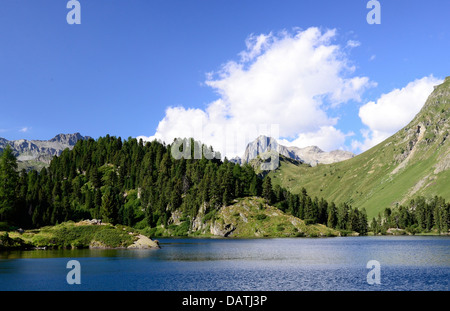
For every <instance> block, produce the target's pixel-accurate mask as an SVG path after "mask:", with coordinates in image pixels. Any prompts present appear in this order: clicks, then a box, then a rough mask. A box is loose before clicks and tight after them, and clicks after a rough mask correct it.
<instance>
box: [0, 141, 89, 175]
mask: <svg viewBox="0 0 450 311" xmlns="http://www.w3.org/2000/svg"><path fill="white" fill-rule="evenodd" d="M89 138H91V137H89V136H82V135H81V134H80V133H74V134H58V135H56V136H55V137H53V138H52V139H50V140H27V139H18V140H7V139H5V138H1V137H0V152H1V151H3V149H5V148H6V146H7V145H10V146H11V147H12V149H13V152H14V155H15V156H16V157H17V160H18V162H19V166H20V167H22V168H28V169H29V168H32V167H43V166H47V165H48V164H50V161H51V160H52V158H53V156H59V155H60V154H61V153H62V152H63V150H64V149H66V148H69V149H72V148H73V146H75V144H76V143H77V141H79V140H82V139H85V140H86V139H89Z"/></svg>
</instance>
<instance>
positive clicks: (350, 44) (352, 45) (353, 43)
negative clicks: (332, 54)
mask: <svg viewBox="0 0 450 311" xmlns="http://www.w3.org/2000/svg"><path fill="white" fill-rule="evenodd" d="M360 45H361V43H360V42H359V41H355V40H348V41H347V47H349V48H356V47H358V46H360Z"/></svg>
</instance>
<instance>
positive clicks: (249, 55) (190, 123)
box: [150, 27, 374, 157]
mask: <svg viewBox="0 0 450 311" xmlns="http://www.w3.org/2000/svg"><path fill="white" fill-rule="evenodd" d="M335 38H336V31H335V30H326V31H321V30H319V29H318V28H315V27H312V28H309V29H306V30H304V31H302V30H296V31H294V32H293V33H289V32H287V31H283V32H281V33H279V34H273V33H269V34H261V35H251V36H249V38H248V39H247V40H246V50H244V51H242V52H241V53H239V55H240V60H239V61H229V62H227V63H226V64H225V65H223V66H222V67H221V69H220V70H219V71H218V72H215V73H210V74H208V75H207V80H206V82H205V84H206V85H207V86H209V87H211V88H212V89H214V90H215V91H216V93H217V94H218V95H219V99H218V100H216V101H214V102H212V103H210V104H209V105H208V106H207V107H206V109H190V108H184V107H170V108H168V109H167V110H166V115H165V117H164V119H163V120H162V121H161V122H160V123H159V125H158V127H157V130H156V133H155V135H153V136H151V138H150V139H153V138H158V139H161V140H164V141H166V142H168V143H170V142H171V141H172V140H173V139H174V138H176V137H188V136H192V135H193V137H195V138H196V139H199V140H202V142H204V143H206V144H210V145H212V146H214V148H215V149H216V150H220V151H223V152H224V153H225V154H226V155H227V156H229V157H231V156H235V155H239V156H241V155H242V154H243V152H244V149H245V146H246V144H247V143H248V142H249V141H251V140H253V139H255V138H256V137H257V136H258V135H260V134H265V135H271V136H277V135H274V132H278V133H277V134H279V136H280V137H284V138H287V139H289V140H290V141H292V142H293V143H294V142H295V143H296V144H298V145H301V146H304V145H305V143H306V142H307V143H308V144H310V145H318V146H319V147H320V148H322V149H324V150H327V151H329V150H328V149H330V148H335V147H337V146H338V145H340V143H343V138H344V140H345V137H346V136H348V134H345V133H342V132H341V131H339V130H337V129H336V128H335V126H336V124H337V122H338V119H336V118H332V117H330V116H329V115H328V110H329V109H334V108H336V107H339V106H340V105H342V104H343V103H345V102H347V101H350V100H353V101H357V102H360V101H361V95H362V93H363V92H364V91H365V90H366V89H367V88H369V87H372V86H374V83H373V82H371V81H369V79H368V78H367V77H359V76H354V75H353V74H354V70H355V68H354V67H353V66H350V65H349V63H350V62H349V61H348V59H347V55H346V54H345V53H344V52H343V50H344V49H343V47H341V46H339V45H335V44H332V40H333V39H335ZM347 45H353V46H357V45H358V42H356V41H355V42H352V43H349V42H347ZM270 125H275V126H274V127H272V128H271V127H270ZM275 138H277V137H275ZM333 140H334V142H333ZM338 142H339V143H338Z"/></svg>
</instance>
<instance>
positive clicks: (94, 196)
mask: <svg viewBox="0 0 450 311" xmlns="http://www.w3.org/2000/svg"><path fill="white" fill-rule="evenodd" d="M184 142H185V144H184V145H183V146H185V147H186V146H187V147H188V148H190V149H191V152H192V157H191V159H185V158H181V159H179V160H175V159H174V158H173V157H172V156H171V146H170V145H165V144H161V143H159V142H157V141H153V142H147V143H145V144H144V143H143V141H142V140H140V141H137V140H136V139H132V138H129V139H128V140H125V141H122V139H121V138H120V137H119V138H116V137H113V136H109V135H107V136H106V137H102V138H99V139H98V140H94V139H89V140H80V141H78V142H77V144H76V145H75V146H74V148H73V149H72V150H69V149H66V150H64V151H63V153H62V154H61V155H60V156H59V157H54V158H53V160H52V161H51V163H50V166H49V167H48V168H43V169H42V170H41V171H40V172H37V171H35V170H31V171H30V172H26V171H25V170H22V171H21V172H20V173H17V172H16V168H17V164H16V160H15V157H14V156H13V155H12V151H11V150H10V149H9V148H7V149H5V150H4V153H3V155H2V161H3V162H5V163H3V164H2V165H1V166H0V174H3V175H4V176H1V177H2V183H4V185H2V184H0V189H6V190H0V202H1V203H0V221H5V220H7V221H8V222H10V223H13V224H16V225H18V226H22V227H41V226H44V225H55V224H57V223H61V222H63V221H67V220H75V221H77V220H81V219H86V218H99V219H102V220H103V221H105V222H111V223H120V224H124V225H128V226H135V225H136V224H137V223H140V225H141V226H144V225H147V226H151V227H153V226H156V225H158V224H164V225H166V224H167V222H168V219H169V217H170V215H171V213H172V212H173V211H175V210H178V209H180V210H181V211H182V212H183V214H184V215H185V216H187V217H188V216H194V215H196V214H197V212H198V210H199V208H200V207H201V206H202V205H203V204H205V205H206V210H207V211H208V210H212V209H217V208H219V207H220V206H222V205H224V204H229V203H230V202H231V200H233V199H234V198H237V197H244V196H258V195H260V194H261V185H262V181H261V180H260V179H259V178H258V177H257V175H256V174H255V172H254V170H253V169H252V168H251V167H250V166H249V165H244V166H239V165H235V164H234V163H231V162H229V161H226V160H225V161H221V160H220V157H219V156H216V157H213V158H212V159H210V160H209V159H207V158H205V157H204V156H202V157H201V158H200V159H194V152H195V150H198V148H200V149H199V150H202V149H203V150H208V152H209V153H212V154H214V150H213V149H212V148H210V147H206V146H204V145H200V143H198V142H195V141H193V140H192V139H190V140H185V141H184ZM181 148H183V147H181ZM181 151H183V150H181ZM218 158H219V159H218Z"/></svg>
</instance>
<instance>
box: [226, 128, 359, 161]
mask: <svg viewBox="0 0 450 311" xmlns="http://www.w3.org/2000/svg"><path fill="white" fill-rule="evenodd" d="M269 150H274V151H277V152H278V153H279V154H281V155H283V156H285V157H288V158H291V159H294V160H296V161H299V162H302V163H307V164H310V165H311V166H316V165H317V164H330V163H335V162H340V161H344V160H347V159H350V158H353V157H354V156H355V155H354V154H353V153H352V152H349V151H343V150H333V151H331V152H325V151H323V150H322V149H320V148H319V147H317V146H310V147H305V148H299V147H286V146H283V145H280V144H279V143H278V142H277V141H276V139H274V138H272V137H267V136H264V135H261V136H259V137H258V138H256V139H255V140H254V141H253V142H251V143H249V144H248V145H247V148H246V149H245V153H244V156H243V157H242V158H238V157H236V158H233V159H232V160H231V161H232V162H234V163H238V164H243V163H249V162H250V161H251V160H252V159H254V158H256V157H257V156H258V155H259V154H262V153H264V152H266V151H269Z"/></svg>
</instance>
